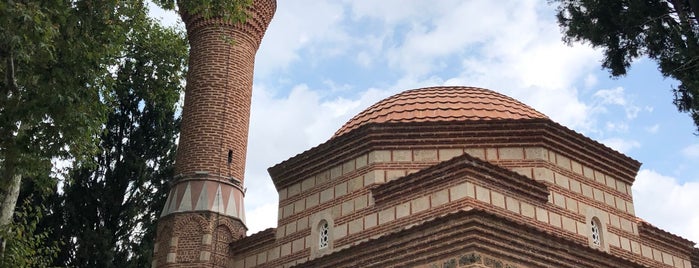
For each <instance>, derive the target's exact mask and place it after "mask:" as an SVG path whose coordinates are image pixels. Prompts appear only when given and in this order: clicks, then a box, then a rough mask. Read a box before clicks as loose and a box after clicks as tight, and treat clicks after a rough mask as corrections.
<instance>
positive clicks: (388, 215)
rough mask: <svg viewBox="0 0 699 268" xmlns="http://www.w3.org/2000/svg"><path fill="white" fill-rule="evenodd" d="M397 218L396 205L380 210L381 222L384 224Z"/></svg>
mask: <svg viewBox="0 0 699 268" xmlns="http://www.w3.org/2000/svg"><path fill="white" fill-rule="evenodd" d="M395 219H396V212H395V207H390V208H387V209H384V210H381V211H379V224H384V223H387V222H390V221H393V220H395Z"/></svg>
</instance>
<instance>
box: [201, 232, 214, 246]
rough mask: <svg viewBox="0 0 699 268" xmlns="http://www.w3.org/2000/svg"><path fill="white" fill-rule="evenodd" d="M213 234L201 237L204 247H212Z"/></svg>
mask: <svg viewBox="0 0 699 268" xmlns="http://www.w3.org/2000/svg"><path fill="white" fill-rule="evenodd" d="M211 239H212V237H211V234H204V235H202V236H201V243H202V244H203V245H211Z"/></svg>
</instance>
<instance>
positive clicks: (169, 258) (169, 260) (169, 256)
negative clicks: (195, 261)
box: [165, 253, 177, 263]
mask: <svg viewBox="0 0 699 268" xmlns="http://www.w3.org/2000/svg"><path fill="white" fill-rule="evenodd" d="M166 258H167V259H166V260H165V261H166V262H167V263H174V262H175V260H176V259H177V254H176V253H168V254H167V257H166Z"/></svg>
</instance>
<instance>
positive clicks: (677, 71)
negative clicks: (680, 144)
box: [552, 0, 699, 133]
mask: <svg viewBox="0 0 699 268" xmlns="http://www.w3.org/2000/svg"><path fill="white" fill-rule="evenodd" d="M552 1H553V2H555V3H558V14H557V18H558V23H559V25H560V26H561V28H562V30H563V32H564V35H565V37H564V40H565V41H566V42H568V43H571V42H588V43H590V44H591V45H592V46H594V47H597V48H602V49H603V50H604V60H603V62H602V67H603V68H605V69H608V70H609V71H610V73H611V75H612V76H623V75H625V74H626V72H627V70H628V69H629V68H630V66H631V63H632V62H633V61H634V60H636V59H638V58H639V57H642V56H647V57H649V58H651V59H653V60H655V61H656V62H657V64H658V69H659V70H660V72H661V73H662V74H663V76H665V77H671V78H674V79H677V80H678V81H679V85H678V86H677V87H676V88H673V92H674V104H675V105H676V106H677V108H678V109H679V111H680V112H686V113H689V115H690V116H691V117H692V119H693V120H694V124H695V126H696V127H697V131H699V43H698V40H699V17H698V16H697V15H699V0H610V1H600V0H552ZM698 133H699V132H698Z"/></svg>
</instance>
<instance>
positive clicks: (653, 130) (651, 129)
mask: <svg viewBox="0 0 699 268" xmlns="http://www.w3.org/2000/svg"><path fill="white" fill-rule="evenodd" d="M658 130H660V124H655V125H652V126H649V127H646V131H648V133H651V134H655V133H658Z"/></svg>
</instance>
